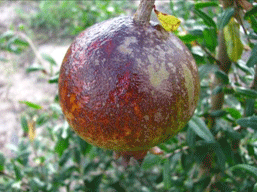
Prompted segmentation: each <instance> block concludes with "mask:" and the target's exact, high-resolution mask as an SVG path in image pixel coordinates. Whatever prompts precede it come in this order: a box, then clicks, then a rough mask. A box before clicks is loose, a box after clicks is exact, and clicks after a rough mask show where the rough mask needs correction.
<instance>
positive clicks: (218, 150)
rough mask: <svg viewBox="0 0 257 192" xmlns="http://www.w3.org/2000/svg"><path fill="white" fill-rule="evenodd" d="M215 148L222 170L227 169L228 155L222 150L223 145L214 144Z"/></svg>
mask: <svg viewBox="0 0 257 192" xmlns="http://www.w3.org/2000/svg"><path fill="white" fill-rule="evenodd" d="M214 150H215V153H216V156H217V164H218V165H219V167H220V169H221V170H225V164H226V156H225V154H224V153H223V151H222V146H220V145H219V144H218V143H217V145H215V146H214Z"/></svg>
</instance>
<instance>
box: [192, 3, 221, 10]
mask: <svg viewBox="0 0 257 192" xmlns="http://www.w3.org/2000/svg"><path fill="white" fill-rule="evenodd" d="M217 6H219V4H218V3H217V2H212V1H207V2H197V3H195V8H196V9H202V8H205V7H217Z"/></svg>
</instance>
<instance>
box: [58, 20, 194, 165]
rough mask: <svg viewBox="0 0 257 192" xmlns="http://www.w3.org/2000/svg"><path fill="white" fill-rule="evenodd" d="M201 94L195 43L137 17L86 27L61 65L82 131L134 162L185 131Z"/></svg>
mask: <svg viewBox="0 0 257 192" xmlns="http://www.w3.org/2000/svg"><path fill="white" fill-rule="evenodd" d="M198 96H199V78H198V71H197V67H196V64H195V61H194V59H193V57H192V55H191V54H190V52H189V50H188V49H187V47H186V46H185V45H184V44H183V43H182V42H181V41H180V40H179V39H178V38H177V37H176V36H175V35H173V34H172V33H169V32H167V31H165V30H164V29H163V28H162V27H161V26H160V25H154V24H150V25H143V26H142V25H138V24H136V23H135V22H134V20H133V18H132V17H125V16H123V17H117V18H113V19H110V20H107V21H104V22H101V23H98V24H95V25H93V26H92V27H89V28H88V29H86V30H85V31H83V32H82V33H81V34H80V35H79V36H78V37H77V38H76V39H75V40H74V42H73V43H72V44H71V46H70V47H69V49H68V51H67V53H66V55H65V58H64V60H63V63H62V66H61V70H60V78H59V97H60V104H61V107H62V110H63V113H64V115H65V117H66V119H67V121H68V122H69V124H70V125H71V127H72V128H73V129H74V131H75V132H76V133H77V134H78V135H79V136H80V137H81V138H83V139H84V140H86V141H87V142H88V143H91V144H93V145H96V146H98V147H101V148H105V149H109V150H114V151H117V152H118V155H122V156H124V157H125V158H127V159H128V160H129V158H130V157H134V158H135V159H137V160H142V159H143V157H144V156H145V155H146V152H147V151H148V150H149V149H150V148H152V147H154V146H156V145H158V144H160V143H162V142H164V141H165V140H167V139H169V138H170V137H172V136H174V135H175V134H176V133H177V132H178V131H179V130H181V129H182V128H183V127H184V126H185V125H186V123H187V122H188V121H189V119H190V118H191V116H192V115H193V113H194V110H195V107H196V104H197V101H198Z"/></svg>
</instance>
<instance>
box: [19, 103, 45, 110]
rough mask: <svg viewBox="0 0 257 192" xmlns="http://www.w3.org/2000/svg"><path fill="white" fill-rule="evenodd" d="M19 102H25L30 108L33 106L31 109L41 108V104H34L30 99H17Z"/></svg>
mask: <svg viewBox="0 0 257 192" xmlns="http://www.w3.org/2000/svg"><path fill="white" fill-rule="evenodd" d="M19 103H22V104H25V105H27V106H28V107H31V108H33V109H42V106H40V105H37V104H35V103H32V102H30V101H19Z"/></svg>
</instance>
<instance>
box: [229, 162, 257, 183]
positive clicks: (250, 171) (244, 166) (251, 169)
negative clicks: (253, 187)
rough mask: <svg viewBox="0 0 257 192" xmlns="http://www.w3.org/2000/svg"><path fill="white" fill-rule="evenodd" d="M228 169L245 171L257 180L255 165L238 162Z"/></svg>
mask: <svg viewBox="0 0 257 192" xmlns="http://www.w3.org/2000/svg"><path fill="white" fill-rule="evenodd" d="M230 170H231V171H235V170H241V171H245V172H247V173H248V174H249V175H251V176H252V177H254V178H255V179H256V180H257V168H256V166H251V165H247V164H238V165H235V166H233V167H230Z"/></svg>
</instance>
